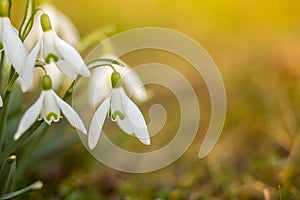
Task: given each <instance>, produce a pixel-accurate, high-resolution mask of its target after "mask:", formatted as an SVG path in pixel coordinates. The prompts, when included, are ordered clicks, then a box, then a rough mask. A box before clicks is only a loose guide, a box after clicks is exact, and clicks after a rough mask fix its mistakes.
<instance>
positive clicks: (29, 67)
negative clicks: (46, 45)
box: [20, 41, 41, 92]
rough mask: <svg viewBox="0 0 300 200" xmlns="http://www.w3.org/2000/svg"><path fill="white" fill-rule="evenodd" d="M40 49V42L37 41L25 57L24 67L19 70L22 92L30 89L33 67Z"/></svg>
mask: <svg viewBox="0 0 300 200" xmlns="http://www.w3.org/2000/svg"><path fill="white" fill-rule="evenodd" d="M40 48H41V41H38V43H37V44H36V45H35V46H34V48H33V49H32V50H31V52H30V53H29V55H28V56H27V58H26V61H25V64H24V67H23V68H22V70H21V74H20V77H21V88H22V91H23V92H26V91H27V90H28V89H29V88H30V87H31V83H32V76H33V70H34V65H35V62H36V59H37V56H38V53H39V51H40Z"/></svg>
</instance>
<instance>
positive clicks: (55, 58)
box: [45, 53, 59, 64]
mask: <svg viewBox="0 0 300 200" xmlns="http://www.w3.org/2000/svg"><path fill="white" fill-rule="evenodd" d="M51 60H53V61H54V62H57V61H58V60H59V58H58V56H56V55H55V54H53V53H49V54H48V55H47V56H46V58H45V61H46V63H47V64H49V63H50V62H51Z"/></svg>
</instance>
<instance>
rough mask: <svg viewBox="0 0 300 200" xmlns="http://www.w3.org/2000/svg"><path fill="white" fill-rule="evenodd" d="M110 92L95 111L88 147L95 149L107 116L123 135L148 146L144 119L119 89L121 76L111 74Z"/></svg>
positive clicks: (148, 141)
mask: <svg viewBox="0 0 300 200" xmlns="http://www.w3.org/2000/svg"><path fill="white" fill-rule="evenodd" d="M111 83H112V88H113V89H112V91H111V93H110V94H109V95H108V96H107V97H106V99H105V100H104V101H103V102H102V104H101V105H100V106H99V107H98V109H97V110H96V112H95V114H94V116H93V118H92V121H91V124H90V128H89V132H88V146H89V148H90V149H93V148H95V147H96V144H97V142H98V140H99V137H100V133H101V131H102V127H103V124H104V121H105V118H106V116H107V115H110V117H111V119H112V120H113V121H116V123H117V124H118V126H119V127H120V128H121V130H123V131H124V132H125V133H127V134H129V135H132V136H136V137H137V138H138V139H139V140H140V141H141V142H142V143H144V144H146V145H150V138H149V133H148V129H147V125H146V122H145V119H144V117H143V115H142V113H141V111H140V110H139V109H138V107H137V106H136V105H135V104H134V103H133V102H132V101H131V100H130V99H129V97H128V96H127V95H126V94H125V92H124V90H123V88H122V87H121V75H120V73H118V72H116V71H114V72H113V73H112V74H111Z"/></svg>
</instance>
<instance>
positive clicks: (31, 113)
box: [14, 75, 87, 140]
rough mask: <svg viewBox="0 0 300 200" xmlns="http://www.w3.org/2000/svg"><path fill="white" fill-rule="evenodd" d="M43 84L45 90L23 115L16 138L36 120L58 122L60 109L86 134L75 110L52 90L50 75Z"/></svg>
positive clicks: (44, 79) (44, 78) (72, 123)
mask: <svg viewBox="0 0 300 200" xmlns="http://www.w3.org/2000/svg"><path fill="white" fill-rule="evenodd" d="M42 86H43V91H42V92H41V95H40V97H39V98H38V100H37V101H36V102H35V103H34V104H33V105H32V106H31V107H30V108H29V109H28V110H27V111H26V112H25V114H24V115H23V117H22V119H21V121H20V123H19V126H18V129H17V132H16V133H15V135H14V139H15V140H17V139H18V138H19V137H21V135H22V134H23V133H24V132H25V131H27V130H28V129H29V128H30V127H31V126H32V124H33V123H34V122H35V121H36V120H44V121H45V122H46V123H47V124H49V125H51V123H52V122H58V121H59V119H60V118H62V116H61V113H60V111H61V112H62V113H63V114H64V116H65V117H66V118H67V120H68V121H69V123H70V124H71V125H72V126H73V127H75V128H76V129H78V130H80V131H81V132H83V133H84V134H86V133H87V131H86V129H85V126H84V124H83V122H82V120H81V119H80V117H79V116H78V114H77V113H76V112H75V110H74V109H73V108H72V107H71V106H69V105H68V104H67V103H66V102H64V101H63V100H62V99H61V98H60V97H59V96H57V94H55V92H54V91H53V90H52V81H51V78H50V76H49V75H45V76H43V78H42Z"/></svg>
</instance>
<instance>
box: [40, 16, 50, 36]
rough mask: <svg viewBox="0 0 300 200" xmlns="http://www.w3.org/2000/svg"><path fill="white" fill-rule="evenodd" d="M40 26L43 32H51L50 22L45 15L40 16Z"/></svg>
mask: <svg viewBox="0 0 300 200" xmlns="http://www.w3.org/2000/svg"><path fill="white" fill-rule="evenodd" d="M41 25H42V28H43V31H44V32H46V31H49V30H52V25H51V21H50V18H49V16H48V15H47V14H42V16H41Z"/></svg>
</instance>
